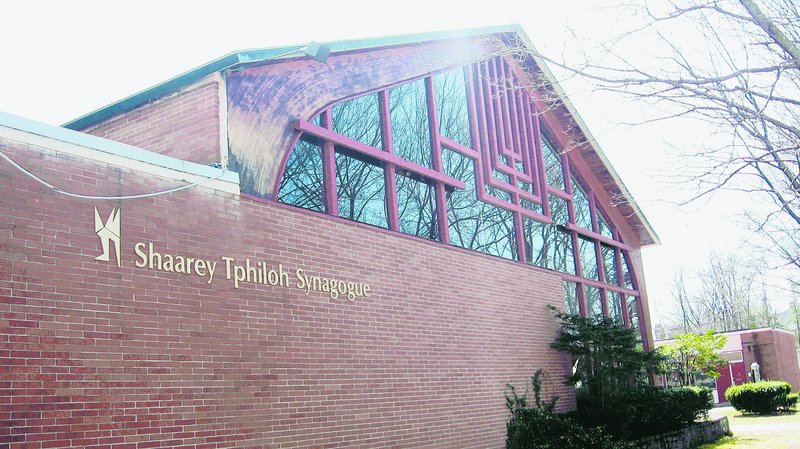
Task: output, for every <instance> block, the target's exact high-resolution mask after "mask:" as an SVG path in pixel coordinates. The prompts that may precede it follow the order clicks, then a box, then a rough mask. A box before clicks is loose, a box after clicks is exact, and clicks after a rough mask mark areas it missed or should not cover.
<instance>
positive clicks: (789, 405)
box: [779, 393, 797, 412]
mask: <svg viewBox="0 0 800 449" xmlns="http://www.w3.org/2000/svg"><path fill="white" fill-rule="evenodd" d="M796 405H797V393H790V394H787V395H786V399H785V400H784V401H783V403H782V404H781V405H780V407H779V409H780V411H782V412H789V411H792V410H793V409H794V407H795V406H796Z"/></svg>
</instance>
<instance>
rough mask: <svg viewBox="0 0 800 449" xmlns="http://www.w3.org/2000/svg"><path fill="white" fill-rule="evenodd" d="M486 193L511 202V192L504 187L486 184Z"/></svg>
mask: <svg viewBox="0 0 800 449" xmlns="http://www.w3.org/2000/svg"><path fill="white" fill-rule="evenodd" d="M485 187H486V193H488V194H489V195H492V196H493V197H495V198H499V199H501V200H503V201H508V202H509V203H510V202H511V194H510V193H508V192H506V191H505V190H503V189H498V188H497V187H492V186H490V185H486V186H485Z"/></svg>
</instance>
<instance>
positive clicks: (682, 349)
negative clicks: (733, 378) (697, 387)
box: [658, 330, 728, 386]
mask: <svg viewBox="0 0 800 449" xmlns="http://www.w3.org/2000/svg"><path fill="white" fill-rule="evenodd" d="M727 341H728V339H727V337H724V336H722V335H715V334H714V331H711V330H709V331H707V332H706V333H704V334H694V333H686V334H679V335H677V336H675V342H673V343H670V344H668V345H664V346H662V347H660V348H659V349H658V351H659V352H660V353H661V354H662V355H663V356H664V368H665V370H666V371H667V372H676V373H677V374H678V380H679V382H680V384H681V386H686V385H694V384H695V380H696V378H697V375H698V374H701V373H702V374H705V375H707V376H710V377H713V378H714V379H716V378H718V377H719V372H717V367H719V366H723V365H727V363H728V362H727V361H726V360H725V359H723V358H720V356H719V351H720V350H721V349H722V347H723V346H725V343H726V342H727Z"/></svg>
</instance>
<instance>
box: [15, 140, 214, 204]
mask: <svg viewBox="0 0 800 449" xmlns="http://www.w3.org/2000/svg"><path fill="white" fill-rule="evenodd" d="M0 157H2V158H3V159H5V160H6V161H8V163H9V164H11V165H12V166H14V167H15V168H17V169H18V170H20V171H21V172H22V173H24V174H26V175H28V176H29V177H31V178H33V180H35V181H36V182H38V183H40V184H42V185H44V186H45V187H47V188H48V189H50V190H52V191H54V192H56V193H60V194H62V195H66V196H70V197H73V198H82V199H87V200H132V199H136V198H149V197H153V196H158V195H166V194H167V193H172V192H178V191H181V190H185V189H189V188H192V187H195V186H199V185H200V184H205V183H207V182H210V181H214V180H215V179H220V178H222V177H223V176H225V173H227V169H222V173H220V174H219V175H217V176H214V177H213V178H206V179H202V180H200V181H197V182H193V183H191V184H186V185H182V186H178V187H175V188H172V189H168V190H162V191H159V192H151V193H141V194H138V195H122V196H95V195H83V194H80V193H72V192H67V191H66V190H62V189H60V188H58V187H56V186H54V185H52V184H50V183H49V182H47V181H45V180H44V179H42V178H40V177H38V176H36V175H35V174H33V173H31V172H30V171H28V169H26V168H25V167H23V166H21V165H19V164H18V163H16V162H15V161H14V160H13V159H11V158H10V157H8V156H6V155H5V153H3V152H2V151H0Z"/></svg>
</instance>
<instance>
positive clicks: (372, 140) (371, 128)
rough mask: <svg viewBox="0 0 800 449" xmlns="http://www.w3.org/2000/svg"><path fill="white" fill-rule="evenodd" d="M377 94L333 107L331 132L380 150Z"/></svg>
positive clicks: (380, 139)
mask: <svg viewBox="0 0 800 449" xmlns="http://www.w3.org/2000/svg"><path fill="white" fill-rule="evenodd" d="M379 111H380V109H379V108H378V94H370V95H364V96H362V97H358V98H353V99H352V100H347V101H343V102H341V103H339V104H336V105H334V106H333V131H334V132H336V133H338V134H341V135H343V136H347V137H349V138H351V139H353V140H357V141H359V142H361V143H365V144H367V145H369V146H372V147H375V148H378V149H382V148H383V141H382V138H381V115H380V112H379Z"/></svg>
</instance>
